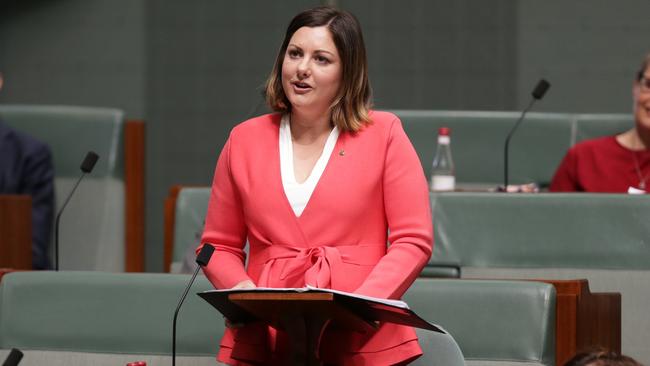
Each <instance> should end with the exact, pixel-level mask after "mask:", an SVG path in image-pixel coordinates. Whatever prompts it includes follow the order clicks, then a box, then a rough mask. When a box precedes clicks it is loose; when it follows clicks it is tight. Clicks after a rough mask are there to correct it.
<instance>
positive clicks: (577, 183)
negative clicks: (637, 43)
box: [550, 54, 650, 193]
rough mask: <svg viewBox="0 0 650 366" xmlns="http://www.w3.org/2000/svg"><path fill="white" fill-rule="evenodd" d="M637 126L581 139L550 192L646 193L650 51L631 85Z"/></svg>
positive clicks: (649, 145)
mask: <svg viewBox="0 0 650 366" xmlns="http://www.w3.org/2000/svg"><path fill="white" fill-rule="evenodd" d="M632 94H633V100H634V111H633V114H634V128H632V129H631V130H629V131H626V132H623V133H621V134H620V135H615V136H607V137H601V138H595V139H592V140H587V141H583V142H580V143H578V144H576V145H575V146H573V147H572V148H571V149H570V150H569V152H568V153H567V154H566V156H565V157H564V159H563V160H562V163H561V164H560V166H559V167H558V169H557V171H556V172H555V175H554V176H553V180H552V181H551V187H550V190H551V192H576V191H578V192H602V193H606V192H607V193H625V192H628V193H646V192H647V191H648V190H649V189H650V54H648V55H647V56H646V58H645V60H644V62H643V63H642V65H641V68H640V69H639V71H638V73H637V75H636V80H635V82H634V86H633V89H632Z"/></svg>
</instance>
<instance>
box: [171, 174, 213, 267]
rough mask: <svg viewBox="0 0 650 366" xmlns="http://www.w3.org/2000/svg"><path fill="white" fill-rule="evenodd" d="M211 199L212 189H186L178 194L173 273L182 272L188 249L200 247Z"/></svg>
mask: <svg viewBox="0 0 650 366" xmlns="http://www.w3.org/2000/svg"><path fill="white" fill-rule="evenodd" d="M209 199H210V188H208V187H202V188H188V187H184V188H182V189H181V190H180V192H179V193H178V198H177V199H176V208H175V212H176V216H175V219H174V247H173V255H172V264H171V272H172V273H176V272H178V271H180V269H181V266H182V262H183V259H184V256H185V254H186V253H187V251H188V248H196V247H198V245H199V242H200V241H201V233H202V232H203V226H204V224H205V214H206V212H207V210H208V201H209Z"/></svg>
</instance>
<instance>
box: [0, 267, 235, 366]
mask: <svg viewBox="0 0 650 366" xmlns="http://www.w3.org/2000/svg"><path fill="white" fill-rule="evenodd" d="M189 278H190V277H189V276H188V275H172V274H144V273H102V272H96V271H93V272H76V271H62V272H13V273H10V274H7V275H5V276H4V277H3V279H2V282H1V283H0V349H1V350H2V351H0V358H2V359H4V357H3V356H5V355H6V354H7V350H9V349H11V348H12V347H16V348H18V349H20V350H22V351H23V352H24V353H25V358H24V359H23V362H21V366H30V365H46V364H47V365H125V364H126V363H127V362H133V361H138V360H142V361H147V364H149V365H157V364H171V357H170V355H171V339H172V337H171V334H172V333H171V332H172V317H173V313H174V309H175V308H176V305H177V303H178V300H179V297H180V295H181V293H182V291H183V289H184V287H185V286H186V284H187V282H188V281H189ZM211 288H212V285H211V284H210V283H209V282H208V281H207V280H206V279H205V277H202V276H200V277H197V281H196V283H195V284H194V286H193V287H192V290H191V292H190V294H189V295H188V298H187V299H186V301H185V304H184V305H183V308H181V311H180V313H179V317H178V320H179V321H178V328H177V354H178V355H180V356H181V357H180V358H179V359H178V361H179V363H178V364H179V365H214V364H215V355H216V352H217V349H218V342H219V339H220V337H221V334H223V331H224V323H223V318H222V317H221V316H220V314H219V313H218V312H217V311H216V310H214V308H212V307H211V306H210V305H209V304H208V303H206V302H205V301H203V300H202V299H200V298H199V297H198V296H196V295H194V294H195V293H197V292H199V291H203V290H207V289H211Z"/></svg>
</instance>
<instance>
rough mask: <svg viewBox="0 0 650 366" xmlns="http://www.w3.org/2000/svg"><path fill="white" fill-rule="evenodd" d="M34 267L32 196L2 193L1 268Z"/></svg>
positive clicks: (0, 204)
mask: <svg viewBox="0 0 650 366" xmlns="http://www.w3.org/2000/svg"><path fill="white" fill-rule="evenodd" d="M2 267H7V268H12V269H25V270H30V269H32V197H31V196H29V195H24V194H20V195H19V194H3V195H0V268H2Z"/></svg>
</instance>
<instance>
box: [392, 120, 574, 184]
mask: <svg viewBox="0 0 650 366" xmlns="http://www.w3.org/2000/svg"><path fill="white" fill-rule="evenodd" d="M393 112H394V113H395V114H396V115H397V116H398V117H399V118H400V119H401V121H402V124H403V125H404V130H405V131H406V133H407V134H408V136H409V138H410V140H411V142H412V143H413V146H414V147H415V150H416V151H417V153H418V156H419V158H420V161H421V163H422V167H423V168H424V171H425V173H426V176H427V177H428V176H429V174H430V170H431V162H432V161H433V157H434V155H435V151H436V146H437V136H438V128H439V127H442V126H447V127H449V128H451V149H452V155H453V159H454V165H455V167H456V179H457V182H459V183H480V184H490V185H495V186H496V185H498V184H503V170H504V168H503V161H504V143H505V139H506V136H507V134H508V132H509V131H510V129H511V128H512V127H513V126H514V124H515V122H516V121H517V119H518V118H519V116H520V113H519V112H478V111H428V110H427V111H415V110H396V111H393ZM572 122H573V120H572V116H571V115H569V114H557V113H529V114H528V115H527V116H526V120H525V121H524V122H523V123H522V124H521V125H520V126H519V128H518V129H517V132H516V133H515V135H513V137H512V140H511V142H510V149H509V150H510V153H509V162H510V164H509V171H510V173H509V182H511V183H528V182H536V183H539V184H542V185H546V184H548V183H549V182H550V180H551V178H552V176H553V173H554V172H555V169H556V167H557V165H558V163H559V162H560V160H561V159H562V156H563V155H564V153H565V152H566V150H567V149H568V148H569V146H571V136H572V135H571V133H572Z"/></svg>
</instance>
